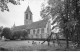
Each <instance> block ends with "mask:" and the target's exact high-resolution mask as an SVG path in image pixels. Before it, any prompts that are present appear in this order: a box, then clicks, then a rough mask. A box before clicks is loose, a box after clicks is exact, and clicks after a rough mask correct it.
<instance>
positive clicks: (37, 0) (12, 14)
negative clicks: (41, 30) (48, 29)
mask: <svg viewBox="0 0 80 52" xmlns="http://www.w3.org/2000/svg"><path fill="white" fill-rule="evenodd" d="M43 2H44V0H25V1H22V2H21V5H13V4H11V3H8V7H9V9H10V11H9V12H7V11H4V12H1V11H0V26H4V27H12V26H13V24H14V23H15V25H16V26H19V25H24V12H25V11H26V9H27V6H28V5H29V6H30V10H31V11H32V13H33V21H34V22H35V21H39V20H41V19H42V18H41V16H40V11H41V4H42V3H43Z"/></svg>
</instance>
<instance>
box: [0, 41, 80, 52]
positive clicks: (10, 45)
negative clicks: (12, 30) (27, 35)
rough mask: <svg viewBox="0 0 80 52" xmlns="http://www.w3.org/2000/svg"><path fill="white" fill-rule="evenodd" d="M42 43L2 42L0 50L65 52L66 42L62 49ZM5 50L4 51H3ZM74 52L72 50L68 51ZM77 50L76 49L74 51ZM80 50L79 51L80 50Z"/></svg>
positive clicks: (0, 42) (63, 43)
mask: <svg viewBox="0 0 80 52" xmlns="http://www.w3.org/2000/svg"><path fill="white" fill-rule="evenodd" d="M41 42H42V41H40V43H39V41H36V43H37V44H32V41H28V40H24V41H0V47H1V49H0V50H3V49H4V50H6V51H55V50H56V51H65V49H64V48H65V44H66V42H63V41H62V43H61V44H62V47H59V46H58V45H57V44H55V45H56V46H54V45H53V44H51V46H48V45H47V42H45V43H44V44H41ZM2 48H3V49H2ZM66 50H72V49H66ZM74 50H75V49H74ZM78 50H79V49H78Z"/></svg>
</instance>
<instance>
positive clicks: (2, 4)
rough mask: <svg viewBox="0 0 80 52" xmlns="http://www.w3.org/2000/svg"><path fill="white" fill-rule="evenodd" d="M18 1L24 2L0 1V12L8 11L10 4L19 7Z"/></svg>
mask: <svg viewBox="0 0 80 52" xmlns="http://www.w3.org/2000/svg"><path fill="white" fill-rule="evenodd" d="M20 1H24V0H0V8H1V11H2V12H4V10H6V11H9V8H8V3H12V4H14V5H20Z"/></svg>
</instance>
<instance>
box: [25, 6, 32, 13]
mask: <svg viewBox="0 0 80 52" xmlns="http://www.w3.org/2000/svg"><path fill="white" fill-rule="evenodd" d="M28 12H30V13H31V14H32V12H31V10H30V7H29V5H28V7H27V9H26V11H25V13H28Z"/></svg>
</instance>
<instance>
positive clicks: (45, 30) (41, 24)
mask: <svg viewBox="0 0 80 52" xmlns="http://www.w3.org/2000/svg"><path fill="white" fill-rule="evenodd" d="M32 15H33V14H32V12H31V10H30V7H29V6H28V7H27V10H26V11H25V12H24V25H21V26H15V25H14V26H13V28H12V30H13V31H19V30H21V31H22V30H26V31H27V32H28V35H29V38H41V39H42V38H47V37H48V36H49V33H50V22H49V20H48V19H43V20H40V21H36V22H33V17H32Z"/></svg>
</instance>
